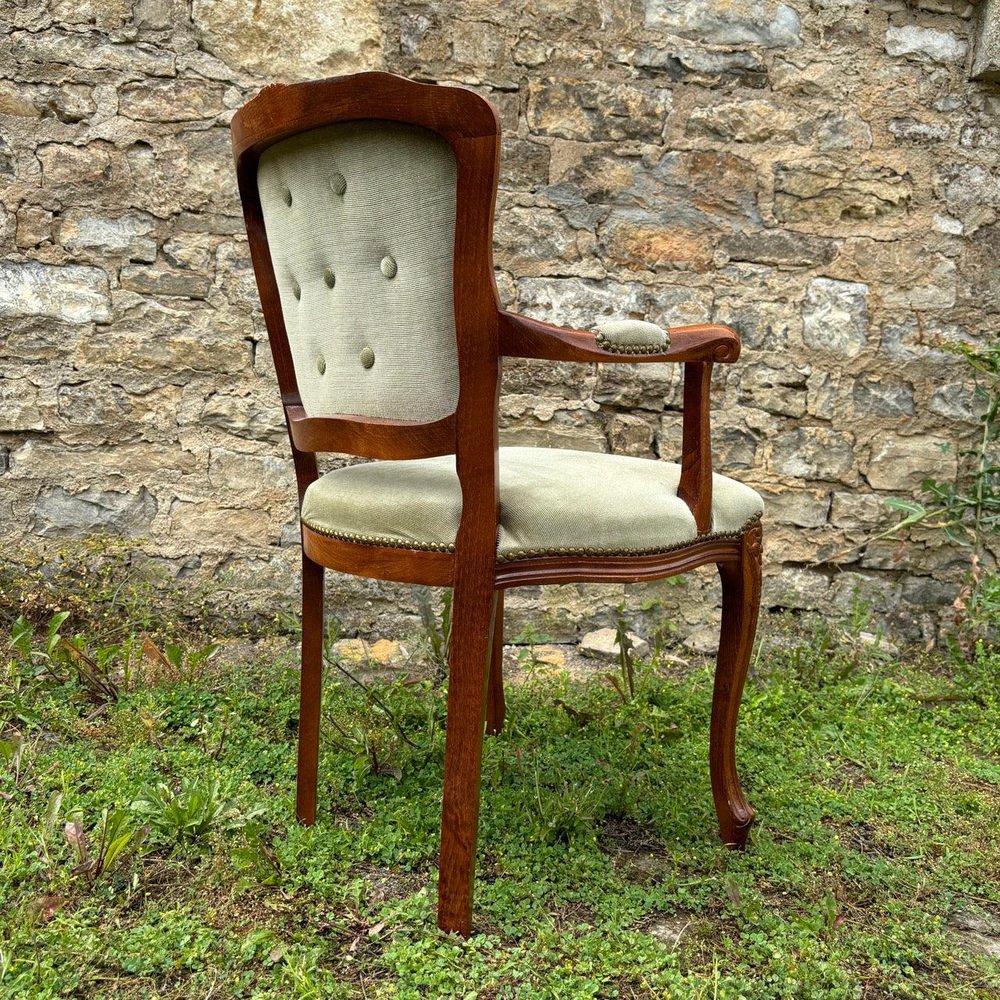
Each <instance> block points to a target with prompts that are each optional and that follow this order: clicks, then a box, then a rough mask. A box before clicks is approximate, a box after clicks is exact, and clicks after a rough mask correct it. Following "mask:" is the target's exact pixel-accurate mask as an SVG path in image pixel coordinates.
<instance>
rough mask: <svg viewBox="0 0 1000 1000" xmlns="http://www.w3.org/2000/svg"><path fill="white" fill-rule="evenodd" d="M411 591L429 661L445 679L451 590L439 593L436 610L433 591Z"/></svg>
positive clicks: (422, 589)
mask: <svg viewBox="0 0 1000 1000" xmlns="http://www.w3.org/2000/svg"><path fill="white" fill-rule="evenodd" d="M411 589H412V591H413V597H414V599H415V600H416V602H417V611H418V613H419V614H420V623H421V625H422V626H423V629H424V639H425V641H426V645H427V652H428V655H429V657H430V661H431V663H432V664H433V665H434V667H435V669H436V670H437V673H438V676H439V677H447V676H448V640H449V639H450V638H451V600H452V591H451V588H450V587H446V588H445V589H444V590H442V591H441V602H440V605H439V607H438V609H437V610H435V608H434V602H433V597H432V595H433V593H434V591H433V590H432V589H431V588H430V587H422V586H414V587H413V588H411Z"/></svg>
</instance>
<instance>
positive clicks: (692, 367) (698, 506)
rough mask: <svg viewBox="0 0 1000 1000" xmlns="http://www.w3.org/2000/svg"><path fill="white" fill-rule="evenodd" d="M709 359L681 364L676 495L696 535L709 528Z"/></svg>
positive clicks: (710, 469) (710, 457)
mask: <svg viewBox="0 0 1000 1000" xmlns="http://www.w3.org/2000/svg"><path fill="white" fill-rule="evenodd" d="M711 384H712V362H711V361H701V362H697V361H689V362H687V363H686V364H685V365H684V414H683V421H684V422H683V430H682V441H681V479H680V482H679V483H678V486H677V495H678V496H679V497H680V498H681V500H683V501H684V502H685V503H686V504H687V505H688V507H689V508H690V509H691V513H692V514H693V515H694V521H695V525H696V526H697V528H698V534H704V533H705V532H706V531H711V529H712V436H711V426H710V423H709V402H710V389H711Z"/></svg>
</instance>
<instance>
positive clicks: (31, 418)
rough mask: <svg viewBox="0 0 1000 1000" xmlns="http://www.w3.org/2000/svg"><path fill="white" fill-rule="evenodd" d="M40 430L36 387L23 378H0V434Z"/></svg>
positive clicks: (43, 425) (40, 418)
mask: <svg viewBox="0 0 1000 1000" xmlns="http://www.w3.org/2000/svg"><path fill="white" fill-rule="evenodd" d="M42 430H45V421H44V420H43V419H42V414H41V411H40V410H39V408H38V389H37V387H36V386H34V385H32V384H31V383H30V382H29V381H28V380H27V379H24V378H19V379H13V378H0V432H2V431H42Z"/></svg>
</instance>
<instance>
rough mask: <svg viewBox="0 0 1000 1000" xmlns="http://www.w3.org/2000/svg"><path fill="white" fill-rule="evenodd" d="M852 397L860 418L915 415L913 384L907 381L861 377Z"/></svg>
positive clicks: (855, 412) (855, 410)
mask: <svg viewBox="0 0 1000 1000" xmlns="http://www.w3.org/2000/svg"><path fill="white" fill-rule="evenodd" d="M852 398H853V402H854V415H855V417H857V418H858V419H859V420H864V419H866V418H869V417H889V418H892V417H910V416H913V386H912V385H909V384H908V383H906V382H896V381H894V380H891V379H890V380H882V379H874V378H860V379H858V380H857V382H855V383H854V390H853V393H852Z"/></svg>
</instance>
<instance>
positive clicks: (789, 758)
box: [0, 601, 1000, 1000]
mask: <svg viewBox="0 0 1000 1000" xmlns="http://www.w3.org/2000/svg"><path fill="white" fill-rule="evenodd" d="M68 622H69V620H68V619H67V620H66V623H62V629H65V628H66V624H67V623H68ZM621 627H622V628H624V622H622V624H621ZM792 628H793V623H789V624H788V629H789V631H788V633H787V634H785V635H782V636H776V637H775V638H774V640H773V641H771V642H769V643H768V645H767V646H766V648H765V649H764V651H763V652H762V653H761V654H760V655H759V656H758V657H757V658H756V659H755V662H754V669H753V675H752V677H751V680H750V682H749V683H748V685H747V689H746V692H745V696H744V701H743V712H742V716H741V726H740V738H739V743H738V758H739V763H740V767H741V771H742V773H743V774H744V776H745V780H746V784H747V791H748V795H749V798H750V800H751V802H752V803H753V804H754V805H755V806H756V808H757V809H758V815H759V822H758V826H757V827H756V829H755V831H754V833H753V834H752V836H751V842H750V846H749V849H748V850H747V851H746V852H743V853H734V852H729V851H725V850H724V849H722V848H721V847H720V846H719V844H718V842H717V839H716V837H715V816H714V810H713V805H712V798H711V792H710V789H709V785H708V774H707V766H706V759H707V756H708V717H709V714H710V704H711V686H712V672H711V669H710V667H706V666H701V665H698V664H695V665H694V666H692V667H690V668H685V669H683V670H680V669H678V668H677V667H676V665H674V666H672V667H671V670H670V677H669V678H668V677H667V676H666V675H665V674H664V673H663V672H661V671H659V670H658V669H656V668H654V667H651V666H650V665H649V664H645V663H642V662H640V661H638V660H636V659H635V658H634V653H631V652H630V660H629V664H628V667H629V670H630V671H631V683H630V680H629V676H628V675H627V674H626V673H624V672H623V673H621V674H620V675H619V673H618V671H616V672H615V676H616V680H617V681H618V685H619V687H620V689H621V691H622V692H624V693H625V695H626V696H625V697H622V696H621V695H620V694H619V693H618V691H616V690H615V689H613V688H611V687H609V686H608V685H607V684H605V683H603V681H601V680H600V679H599V678H591V680H590V682H589V683H586V684H585V683H581V682H575V681H571V680H569V679H568V678H567V677H566V676H564V675H559V674H557V673H555V672H553V671H551V670H547V671H525V672H522V681H521V682H520V683H511V684H510V685H509V687H508V692H507V694H508V724H507V727H506V729H505V731H504V732H503V733H502V734H501V735H500V736H498V737H491V738H489V739H488V740H487V741H486V742H485V745H484V752H483V805H482V810H481V829H480V837H479V864H478V881H477V888H476V923H475V930H476V934H475V935H474V936H473V937H472V938H470V939H469V940H468V941H460V940H457V939H455V938H449V937H445V936H444V935H442V934H440V933H439V932H438V931H437V930H436V928H435V926H434V898H435V881H436V867H435V866H436V862H437V851H438V839H437V838H438V824H439V823H440V807H441V805H440V801H441V800H440V794H441V768H442V760H443V748H444V728H443V725H442V722H443V715H444V708H445V698H446V692H445V691H444V690H443V688H442V686H441V685H440V684H437V683H434V680H433V674H434V670H433V667H430V668H429V669H428V674H429V675H431V676H430V677H428V678H427V679H424V680H421V681H420V682H419V683H405V682H402V681H399V680H396V681H364V682H363V683H362V682H361V679H360V678H357V677H353V675H352V676H348V673H345V672H343V671H341V670H339V669H338V668H337V667H336V666H335V665H331V667H330V670H329V671H328V673H329V676H328V677H327V678H326V683H325V687H324V696H323V698H324V701H323V718H324V722H325V723H326V725H325V727H324V734H323V744H322V746H323V750H322V758H321V762H320V812H319V816H318V821H317V823H316V825H315V826H313V827H309V828H305V827H301V826H299V825H297V824H296V823H295V821H294V772H295V745H294V739H295V720H296V718H297V711H298V708H297V704H298V703H297V698H298V692H297V682H298V677H297V671H296V670H295V669H293V668H290V667H287V666H276V665H275V664H274V663H273V662H268V661H262V662H255V661H254V658H253V657H247V658H241V660H240V661H239V662H237V663H233V664H232V665H228V666H227V668H226V670H225V671H224V672H223V671H209V670H207V669H205V670H198V671H195V672H194V674H193V675H192V676H190V677H186V678H182V677H181V676H179V674H178V671H177V669H176V668H175V669H172V670H171V671H170V672H169V673H168V674H167V675H166V676H163V677H160V678H159V679H158V680H157V683H156V684H154V685H148V684H147V685H136V684H132V685H129V686H127V687H126V686H122V688H121V690H120V692H119V697H118V699H117V701H108V702H105V703H103V704H102V705H99V706H95V705H93V703H90V702H87V703H86V705H87V709H86V714H83V715H82V714H81V704H83V702H82V701H81V699H80V698H79V697H77V696H78V695H79V694H80V690H81V688H80V681H79V680H78V679H77V678H76V676H75V675H72V674H70V673H69V672H68V671H64V670H62V669H61V668H60V670H59V671H57V673H58V674H59V677H60V680H58V681H56V680H51V679H49V680H45V682H44V683H42V684H40V686H38V687H37V688H34V689H32V695H31V697H32V700H31V703H30V708H31V710H32V711H33V712H34V714H35V716H36V718H37V720H38V721H36V722H35V723H33V724H32V726H31V727H28V726H26V725H24V724H23V723H18V724H16V725H12V726H8V728H7V729H5V730H4V731H2V732H0V998H4V1000H6V998H18V1000H20V998H23V997H31V998H32V1000H55V998H61V997H71V996H112V995H113V996H116V997H121V998H123V1000H139V998H143V1000H145V998H147V997H160V996H162V997H168V996H169V997H171V998H174V1000H185V998H190V1000H195V998H198V1000H201V998H204V997H208V996H213V997H253V998H255V1000H287V998H289V997H315V998H323V1000H326V998H330V997H333V998H337V997H369V998H372V1000H387V998H389V997H413V998H418V997H442V998H445V997H462V998H464V997H466V996H469V995H472V994H475V995H478V996H480V997H486V996H491V997H497V998H508V1000H513V998H518V1000H520V998H527V1000H533V998H556V997H565V998H567V1000H576V998H581V997H601V998H604V997H608V998H611V997H616V996H617V997H685V998H686V997H692V998H704V1000H709V998H714V997H743V998H746V1000H776V998H789V1000H791V998H795V1000H832V998H838V997H842V998H845V1000H846V998H850V1000H855V998H857V997H859V996H887V997H889V996H893V997H911V998H924V997H926V998H930V997H935V996H940V995H942V994H943V993H947V995H948V996H949V997H951V998H953V1000H983V998H992V997H997V996H1000V977H998V975H997V971H996V968H995V962H994V963H992V964H991V961H990V960H989V959H988V958H986V957H985V956H981V955H977V954H976V953H975V952H974V951H973V950H970V949H971V947H972V946H971V945H970V943H969V939H968V938H966V937H962V936H961V934H960V933H959V931H957V930H956V929H955V928H954V927H952V926H951V924H950V923H949V921H951V920H952V919H953V917H954V914H955V913H956V912H962V911H966V912H969V913H974V914H977V915H979V916H980V917H981V918H982V919H984V920H987V921H989V920H995V919H996V916H995V915H996V914H997V913H1000V884H998V882H997V879H996V871H995V868H996V856H997V853H998V851H1000V817H998V816H997V813H996V809H995V803H996V799H997V795H998V790H1000V769H998V767H997V764H996V762H997V760H998V759H1000V742H998V736H997V734H998V732H1000V683H998V682H1000V655H998V654H997V652H996V650H995V648H994V647H991V646H990V645H988V644H986V643H982V644H980V645H979V647H978V649H977V652H976V656H977V659H976V660H975V662H974V664H970V665H969V666H968V667H966V666H964V665H960V664H956V663H953V662H951V661H950V660H948V659H935V660H926V661H925V660H924V659H923V657H924V656H925V654H920V656H918V657H914V656H911V655H906V656H904V657H902V658H898V657H894V658H889V657H887V656H886V655H885V654H884V653H880V652H879V651H878V650H877V649H875V648H873V647H872V646H870V645H869V644H866V643H865V642H863V641H861V640H860V638H859V637H860V636H861V634H862V633H863V632H865V631H870V630H872V624H871V611H870V608H869V607H867V606H866V605H865V604H864V603H862V602H860V601H858V602H856V603H855V607H854V610H853V611H852V613H851V615H850V617H849V619H848V621H846V622H844V623H841V624H839V625H837V626H829V627H828V632H823V631H807V632H805V633H804V634H801V633H797V632H794V631H791V630H792ZM818 628H819V626H817V629H818ZM56 631H59V629H58V628H57V629H56ZM77 631H80V632H82V629H81V628H80V627H79V625H78V626H77ZM18 634H19V635H23V636H27V633H26V632H24V630H23V629H22V630H21V632H19V633H18ZM535 635H536V636H537V633H535ZM47 637H48V632H47V630H45V629H37V628H36V629H33V630H32V632H31V635H30V640H29V641H28V645H27V646H26V647H24V646H23V639H22V640H21V641H22V646H21V647H16V648H15V647H14V646H12V649H11V651H10V656H11V659H12V660H16V661H17V664H18V668H17V669H18V670H19V671H21V673H22V675H24V676H25V677H28V678H29V679H30V678H31V677H33V676H34V673H33V672H34V671H35V670H36V669H40V668H41V667H42V665H43V663H44V662H45V661H44V660H43V658H42V657H41V656H37V655H35V654H36V653H43V652H44V650H45V643H46V642H47V641H48V639H47ZM127 638H128V637H122V639H123V640H127ZM778 639H780V641H778ZM536 641H540V640H539V639H536ZM12 642H13V633H12ZM85 645H86V647H87V648H93V647H94V645H95V642H94V640H93V639H92V637H89V636H88V639H87V642H86V643H85ZM178 646H182V647H183V648H189V649H194V650H199V649H202V648H204V646H205V642H204V640H201V639H195V638H194V637H185V639H184V641H183V642H178ZM24 648H26V649H27V651H28V653H27V654H26V653H25V652H24ZM53 649H55V647H53ZM55 655H56V658H57V659H58V656H60V655H62V654H61V653H56V654H55ZM164 655H165V656H166V653H165V654H164ZM526 665H528V664H526ZM29 667H30V670H29ZM619 667H623V664H622V663H619ZM514 673H515V674H516V672H514ZM524 673H526V674H527V677H526V679H524V678H523V674H524ZM46 676H47V675H45V674H44V671H43V677H46ZM973 678H976V680H975V683H976V685H977V686H976V687H975V688H973V687H972V684H973ZM146 720H149V722H147V721H146ZM222 733H225V734H226V738H225V739H222V738H221V734H222ZM344 734H348V736H346V737H345V735H344ZM370 747H374V757H373V756H372V754H371V752H370V749H369V748H370ZM375 759H377V760H378V762H379V766H378V767H373V766H372V764H373V761H374V760H375ZM359 761H361V762H362V763H359ZM115 803H129V805H126V806H123V807H121V808H118V807H117V806H115ZM67 822H68V823H70V824H71V825H72V830H71V833H70V835H69V837H68V838H67V835H66V823H67ZM146 826H148V827H149V835H148V836H146V837H145V838H144V828H145V827H146ZM81 845H82V847H83V850H84V852H85V853H81ZM81 865H86V867H81Z"/></svg>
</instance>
